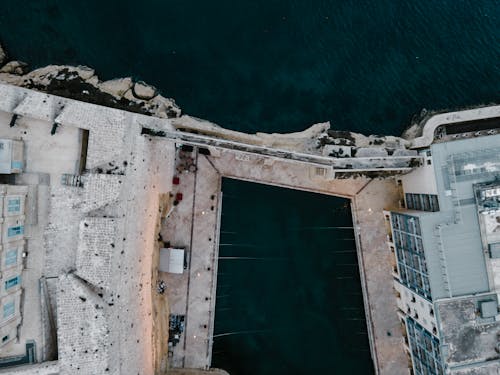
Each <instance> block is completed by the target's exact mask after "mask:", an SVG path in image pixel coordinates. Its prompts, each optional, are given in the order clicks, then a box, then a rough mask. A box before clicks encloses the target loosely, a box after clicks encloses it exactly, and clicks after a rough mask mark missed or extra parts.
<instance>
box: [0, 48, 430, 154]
mask: <svg viewBox="0 0 500 375" xmlns="http://www.w3.org/2000/svg"><path fill="white" fill-rule="evenodd" d="M0 82H5V83H8V84H12V85H16V86H20V87H25V88H29V89H34V90H37V91H41V92H46V93H50V94H53V95H58V96H62V97H66V98H71V99H76V100H80V101H84V102H89V103H93V104H98V105H103V106H107V107H112V108H117V109H121V110H126V111H130V112H136V113H141V114H145V115H150V116H155V117H159V118H169V119H172V120H173V122H172V123H173V125H174V126H175V127H176V128H177V129H180V130H184V131H188V132H195V133H200V134H205V135H208V136H215V137H218V138H222V139H228V140H232V141H239V142H243V143H249V144H255V145H261V146H267V147H273V148H279V149H283V150H289V151H295V152H303V153H308V154H314V155H322V156H331V157H337V158H338V157H384V156H391V155H399V156H404V155H409V154H411V153H413V152H414V151H412V150H410V147H411V140H412V139H414V138H415V137H418V136H419V135H420V134H421V133H422V127H423V126H422V124H423V123H425V121H419V122H415V123H414V124H413V125H412V126H410V127H409V128H408V129H407V130H406V131H405V133H404V134H403V136H402V137H395V136H377V135H370V136H365V135H362V134H359V133H353V132H349V131H338V130H333V129H331V128H330V123H329V122H326V123H319V124H315V125H313V126H311V127H309V128H308V129H306V130H304V131H302V132H296V133H289V134H276V133H273V134H267V133H260V132H259V133H256V134H247V133H242V132H238V131H233V130H229V129H224V128H222V127H220V126H219V125H217V124H214V123H211V122H209V121H205V120H201V119H197V118H194V117H191V116H186V115H182V112H181V109H180V108H179V107H178V106H177V105H176V103H175V101H174V100H173V99H170V98H166V97H164V96H162V95H161V94H160V93H159V92H158V90H157V89H156V88H155V87H153V86H151V85H148V84H146V83H144V82H142V81H135V80H133V79H132V78H130V77H126V78H117V79H112V80H108V81H101V80H100V79H99V77H98V76H97V74H96V72H95V70H94V69H92V68H89V67H86V66H76V67H75V66H69V65H49V66H46V67H42V68H38V69H34V70H31V71H30V70H29V68H28V64H26V63H24V62H21V61H16V60H12V61H9V59H8V54H7V53H6V52H5V50H4V49H3V48H2V47H1V45H0ZM421 117H425V116H421Z"/></svg>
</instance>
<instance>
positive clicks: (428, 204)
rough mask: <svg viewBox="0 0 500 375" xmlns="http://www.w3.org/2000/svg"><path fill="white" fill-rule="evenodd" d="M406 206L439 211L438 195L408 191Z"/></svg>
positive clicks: (420, 209)
mask: <svg viewBox="0 0 500 375" xmlns="http://www.w3.org/2000/svg"><path fill="white" fill-rule="evenodd" d="M406 208H409V209H412V210H419V211H431V212H435V211H439V201H438V196H437V195H435V194H412V193H406Z"/></svg>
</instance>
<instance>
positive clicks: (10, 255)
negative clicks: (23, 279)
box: [5, 249, 17, 267]
mask: <svg viewBox="0 0 500 375" xmlns="http://www.w3.org/2000/svg"><path fill="white" fill-rule="evenodd" d="M16 263H17V249H13V250H9V251H7V253H6V254H5V267H9V266H13V265H14V264H16Z"/></svg>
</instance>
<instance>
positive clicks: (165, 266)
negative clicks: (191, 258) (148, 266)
mask: <svg viewBox="0 0 500 375" xmlns="http://www.w3.org/2000/svg"><path fill="white" fill-rule="evenodd" d="M160 271H162V272H169V273H179V274H182V273H183V272H184V249H173V248H168V249H160Z"/></svg>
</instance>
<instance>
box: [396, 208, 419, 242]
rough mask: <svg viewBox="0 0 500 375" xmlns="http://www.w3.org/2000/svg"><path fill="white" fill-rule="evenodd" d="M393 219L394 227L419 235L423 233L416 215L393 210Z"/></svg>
mask: <svg viewBox="0 0 500 375" xmlns="http://www.w3.org/2000/svg"><path fill="white" fill-rule="evenodd" d="M391 221H392V226H393V228H394V229H397V230H400V231H402V232H406V233H410V234H414V235H417V236H420V235H421V234H422V232H421V230H420V222H419V221H418V218H417V217H415V216H410V215H405V214H400V213H395V212H391Z"/></svg>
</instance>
